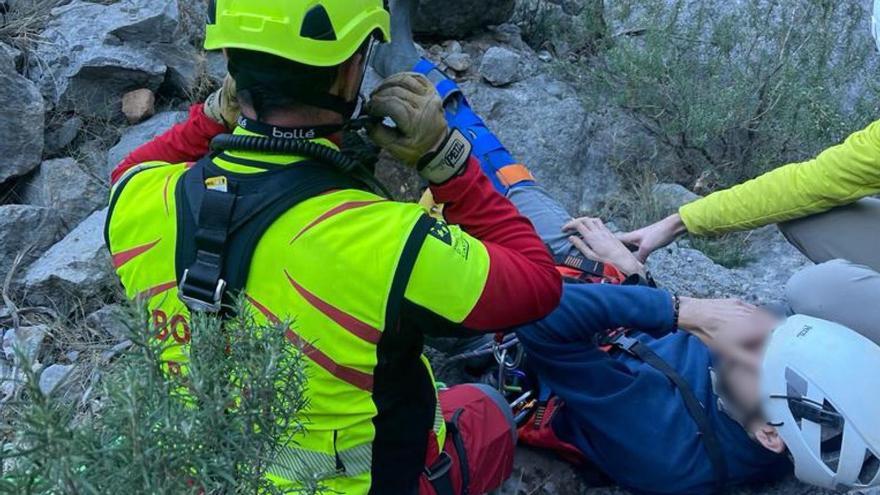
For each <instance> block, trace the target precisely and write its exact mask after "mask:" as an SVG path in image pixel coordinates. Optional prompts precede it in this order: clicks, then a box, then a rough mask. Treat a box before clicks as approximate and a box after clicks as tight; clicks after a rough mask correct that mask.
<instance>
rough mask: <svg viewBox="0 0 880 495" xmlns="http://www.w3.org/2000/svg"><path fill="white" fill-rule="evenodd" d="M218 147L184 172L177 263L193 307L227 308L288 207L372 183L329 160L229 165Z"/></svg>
mask: <svg viewBox="0 0 880 495" xmlns="http://www.w3.org/2000/svg"><path fill="white" fill-rule="evenodd" d="M212 158H213V155H211V156H207V157H205V158H203V159H202V160H200V161H199V162H197V163H196V164H195V166H193V167H192V168H191V169H190V170H188V171H187V172H186V173H185V174H184V176H183V178H182V179H181V180H180V182H179V183H178V186H177V190H176V191H175V194H176V198H177V205H178V210H177V222H178V223H177V225H178V229H177V253H176V260H175V269H176V273H177V281H178V284H179V297H180V298H181V300H182V301H183V302H184V303H185V304H186V305H187V307H189V308H190V310H192V311H202V312H212V313H221V312H224V309H228V308H229V307H231V305H232V304H233V303H234V301H233V300H232V298H231V296H232V295H235V294H237V293H238V292H239V291H240V290H241V289H242V288H244V286H245V283H246V282H247V277H248V273H249V271H250V265H251V259H252V257H253V253H254V249H255V248H256V245H257V243H258V242H259V241H260V239H261V238H262V236H263V234H264V233H265V232H266V230H267V229H268V228H269V227H270V226H271V225H272V224H273V223H274V222H275V220H276V219H277V218H278V217H279V216H281V215H282V214H284V213H285V212H286V211H287V210H289V209H291V208H293V207H294V206H296V205H297V204H299V203H302V202H303V201H306V200H308V199H310V198H313V197H315V196H318V195H320V194H322V193H324V192H327V191H329V190H333V189H362V190H367V187H366V186H365V185H364V184H363V183H361V182H359V181H357V180H355V179H354V178H352V177H350V176H348V175H347V174H344V173H342V172H339V171H337V170H335V169H333V168H332V167H330V166H328V165H325V164H323V163H321V162H314V161H308V162H299V163H296V164H295V165H291V166H287V167H280V168H277V169H274V170H269V171H266V172H261V173H257V174H237V173H233V172H229V171H227V170H223V169H221V168H219V167H218V166H216V165H215V164H214V163H213V161H212Z"/></svg>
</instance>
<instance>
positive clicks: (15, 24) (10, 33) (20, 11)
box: [0, 0, 63, 53]
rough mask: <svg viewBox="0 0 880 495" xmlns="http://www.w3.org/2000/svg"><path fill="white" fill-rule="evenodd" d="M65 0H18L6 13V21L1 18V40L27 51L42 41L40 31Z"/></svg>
mask: <svg viewBox="0 0 880 495" xmlns="http://www.w3.org/2000/svg"><path fill="white" fill-rule="evenodd" d="M62 2H63V0H18V1H16V2H15V4H14V7H13V8H12V9H11V10H10V12H8V13H7V14H6V17H5V21H2V19H0V21H2V22H0V42H3V43H7V44H9V45H12V46H14V47H16V48H18V49H19V50H21V51H22V52H25V53H27V52H28V51H30V49H31V48H32V47H33V46H34V45H36V44H38V43H40V32H41V31H42V30H43V28H44V27H46V23H47V22H48V21H49V18H50V16H51V13H52V9H53V8H55V7H57V6H58V5H60V4H61V3H62Z"/></svg>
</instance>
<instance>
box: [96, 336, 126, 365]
mask: <svg viewBox="0 0 880 495" xmlns="http://www.w3.org/2000/svg"><path fill="white" fill-rule="evenodd" d="M131 346H132V342H131V341H130V340H124V341H122V342H120V343H118V344H116V345H114V346H113V347H111V348H109V349H107V350H106V351H104V352H102V353H101V364H108V363H110V361H112V360H113V359H114V358H115V357H116V356H119V355H120V354H122V353H123V352H125V351H126V350H127V349H128V348H129V347H131Z"/></svg>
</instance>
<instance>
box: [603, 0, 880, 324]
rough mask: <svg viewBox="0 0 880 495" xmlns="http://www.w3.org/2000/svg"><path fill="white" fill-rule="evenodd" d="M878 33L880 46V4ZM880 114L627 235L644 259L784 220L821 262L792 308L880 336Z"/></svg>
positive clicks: (800, 282) (783, 226)
mask: <svg viewBox="0 0 880 495" xmlns="http://www.w3.org/2000/svg"><path fill="white" fill-rule="evenodd" d="M872 23H873V25H874V33H873V34H874V38H875V40H876V41H877V47H878V50H880V38H877V36H878V33H880V3H878V2H875V5H874V16H873V19H872ZM878 194H880V121H878V122H874V123H873V124H871V125H869V126H868V127H867V128H865V129H864V130H861V131H859V132H856V133H854V134H853V135H851V136H850V137H849V138H848V139H846V141H845V142H844V143H843V144H840V145H838V146H834V147H832V148H829V149H827V150H825V151H824V152H822V153H821V154H820V155H819V156H817V157H816V158H814V159H812V160H808V161H805V162H802V163H793V164H789V165H786V166H783V167H780V168H777V169H776V170H773V171H771V172H768V173H766V174H764V175H762V176H760V177H758V178H756V179H753V180H750V181H748V182H745V183H743V184H740V185H737V186H734V187H732V188H730V189H727V190H723V191H718V192H716V193H714V194H711V195H709V196H707V197H705V198H702V199H699V200H697V201H695V202H693V203H690V204H688V205H685V206H682V207H681V208H680V209H679V211H678V213H675V214H673V215H670V216H669V217H667V218H665V219H663V220H661V221H659V222H657V223H655V224H653V225H650V226H648V227H644V228H642V229H639V230H636V231H634V232H630V233H628V234H625V235H623V236H621V239H622V240H623V241H624V242H627V243H630V244H633V245H636V246H638V248H639V251H638V255H639V257H640V258H641V259H642V260H645V259H647V258H648V256H650V255H651V253H653V252H654V251H656V250H657V249H660V248H662V247H664V246H666V245H668V244H669V243H671V242H672V241H674V240H675V239H676V238H677V237H678V236H680V235H682V234H685V233H690V234H692V235H699V236H704V235H718V234H723V233H727V232H736V231H744V230H751V229H755V228H758V227H762V226H765V225H770V224H777V225H778V227H779V230H781V231H782V233H783V234H784V235H785V237H786V238H787V239H788V241H789V242H790V243H791V244H792V245H794V246H795V247H796V248H797V249H798V250H800V251H801V252H802V253H803V254H804V255H806V256H807V257H808V258H809V259H810V260H812V261H813V262H815V263H818V265H816V266H813V267H809V268H806V269H804V270H802V271H801V272H799V273H798V274H796V275H795V276H794V277H793V278H792V279H791V281H790V282H789V284H788V288H787V291H786V295H787V296H788V301H789V305H790V306H791V309H792V311H793V312H796V313H801V314H808V315H812V316H816V317H819V318H823V319H826V320H831V321H836V322H839V323H841V324H844V325H846V326H848V327H850V328H854V329H857V330H859V331H861V332H871V333H872V334H873V335H874V336H875V337H876V338H880V305H878V304H875V303H876V301H878V300H880V249H878V245H880V199H877V198H874V197H872V196H876V195H878Z"/></svg>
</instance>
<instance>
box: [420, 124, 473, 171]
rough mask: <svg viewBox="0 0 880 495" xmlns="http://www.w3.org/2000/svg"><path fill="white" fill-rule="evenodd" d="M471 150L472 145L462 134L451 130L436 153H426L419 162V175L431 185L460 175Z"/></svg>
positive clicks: (456, 130)
mask: <svg viewBox="0 0 880 495" xmlns="http://www.w3.org/2000/svg"><path fill="white" fill-rule="evenodd" d="M472 149H473V145H471V143H470V141H468V140H467V138H466V137H465V136H464V134H462V133H461V131H459V130H458V129H452V131H451V132H450V133H449V134H448V135H447V136H446V139H445V140H444V141H443V144H441V145H440V147H439V148H438V149H437V151H434V152H431V153H428V154H426V155H425V156H423V157H422V158H421V159H420V160H419V163H418V167H417V168H418V171H419V175H421V176H422V177H424V178H425V179H426V180H427V181H428V182H430V183H431V184H443V183H444V182H447V181H449V180H450V179H452V178H453V177H455V176H457V175H460V174H461V172H462V171H463V170H464V166H465V164H466V163H467V161H468V158H469V157H470V156H471V150H472Z"/></svg>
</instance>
